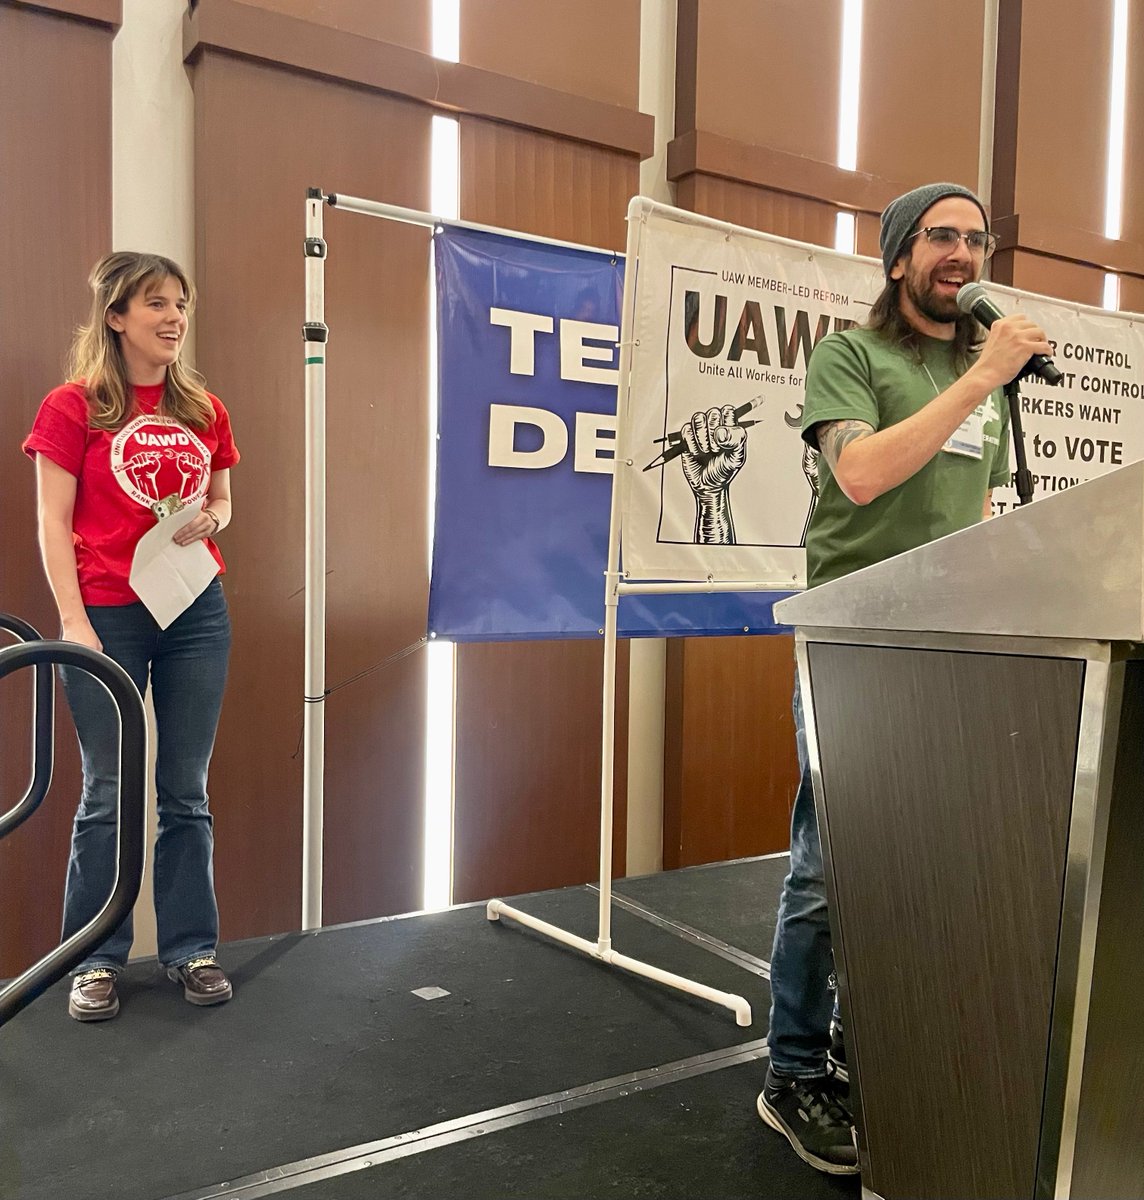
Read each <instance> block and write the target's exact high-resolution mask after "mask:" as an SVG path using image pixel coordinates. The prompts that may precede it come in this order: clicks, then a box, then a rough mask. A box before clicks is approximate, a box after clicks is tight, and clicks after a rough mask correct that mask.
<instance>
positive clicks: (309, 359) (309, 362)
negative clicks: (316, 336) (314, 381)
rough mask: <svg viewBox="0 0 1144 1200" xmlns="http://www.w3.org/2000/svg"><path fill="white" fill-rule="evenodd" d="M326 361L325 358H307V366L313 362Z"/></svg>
mask: <svg viewBox="0 0 1144 1200" xmlns="http://www.w3.org/2000/svg"><path fill="white" fill-rule="evenodd" d="M325 361H326V360H325V359H324V358H308V359H306V366H309V365H310V364H311V363H324V362H325Z"/></svg>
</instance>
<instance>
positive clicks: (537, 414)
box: [489, 404, 568, 470]
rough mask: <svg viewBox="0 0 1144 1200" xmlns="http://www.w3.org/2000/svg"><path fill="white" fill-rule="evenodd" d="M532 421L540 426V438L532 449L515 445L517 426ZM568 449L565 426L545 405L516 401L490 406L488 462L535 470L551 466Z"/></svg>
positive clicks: (494, 465)
mask: <svg viewBox="0 0 1144 1200" xmlns="http://www.w3.org/2000/svg"><path fill="white" fill-rule="evenodd" d="M518 425H532V426H534V427H535V428H537V429H539V430H540V433H541V442H540V445H539V446H537V448H536V449H535V450H517V449H516V427H517V426H518ZM567 453H568V426H567V425H565V424H564V421H563V420H562V419H561V418H560V417H559V416H558V415H557V414H556V413H554V412H549V411H548V409H546V408H525V407H522V406H520V405H516V404H493V405H490V406H489V466H490V467H524V468H527V469H531V470H537V469H539V468H542V467H554V466H556V464H557V463H558V462H561V461H562V460H563V458H564V456H565V454H567Z"/></svg>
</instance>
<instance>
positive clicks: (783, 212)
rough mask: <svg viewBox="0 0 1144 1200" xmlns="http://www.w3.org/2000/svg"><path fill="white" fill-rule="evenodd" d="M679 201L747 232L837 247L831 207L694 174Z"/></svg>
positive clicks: (683, 185)
mask: <svg viewBox="0 0 1144 1200" xmlns="http://www.w3.org/2000/svg"><path fill="white" fill-rule="evenodd" d="M676 202H677V203H678V204H679V205H680V207H682V208H688V209H690V210H691V211H692V212H700V213H704V214H705V215H706V216H709V217H715V218H717V219H718V220H720V221H731V222H733V223H734V224H735V225H743V226H745V227H746V228H748V229H761V230H763V231H764V232H766V233H779V232H780V231H781V236H782V237H789V238H797V239H798V240H799V241H803V242H815V243H817V244H818V245H820V246H833V245H834V222H835V216H836V214H837V212H838V210H837V209H836V208H835V207H834V206H833V205H832V204H823V203H821V202H820V201H817V200H808V199H805V198H804V197H802V196H787V195H784V194H783V193H782V192H772V191H770V190H769V189H766V188H758V187H751V186H749V185H748V184H745V183H737V182H735V181H734V180H732V179H714V178H712V177H711V176H708V175H692V176H690V177H688V178H687V179H685V180H682V181H681V182H680V184H679V187H678V189H677V191H676Z"/></svg>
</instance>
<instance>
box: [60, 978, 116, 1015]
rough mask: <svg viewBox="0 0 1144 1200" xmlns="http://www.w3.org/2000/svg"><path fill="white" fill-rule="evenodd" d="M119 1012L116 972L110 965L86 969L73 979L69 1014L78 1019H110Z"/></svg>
mask: <svg viewBox="0 0 1144 1200" xmlns="http://www.w3.org/2000/svg"><path fill="white" fill-rule="evenodd" d="M118 1012H119V996H118V994H117V993H116V991H115V972H114V971H113V970H111V968H110V967H96V968H95V969H94V970H92V971H84V972H83V974H81V975H77V976H76V977H75V978H74V979H73V980H72V985H71V993H70V994H69V996H68V1016H69V1017H72V1018H74V1019H75V1020H76V1021H110V1020H111V1018H112V1017H114V1016H115V1014H116V1013H118Z"/></svg>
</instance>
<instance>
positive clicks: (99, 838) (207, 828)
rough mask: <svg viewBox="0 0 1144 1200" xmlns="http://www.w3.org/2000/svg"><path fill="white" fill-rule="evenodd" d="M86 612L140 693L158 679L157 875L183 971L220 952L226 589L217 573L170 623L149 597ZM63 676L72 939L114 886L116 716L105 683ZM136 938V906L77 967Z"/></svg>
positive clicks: (110, 959) (165, 921)
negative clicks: (78, 765) (72, 762)
mask: <svg viewBox="0 0 1144 1200" xmlns="http://www.w3.org/2000/svg"><path fill="white" fill-rule="evenodd" d="M87 614H88V617H89V618H90V620H91V623H92V626H93V627H94V629H95V632H96V633H97V634H98V635H99V639H100V641H101V642H102V643H103V650H104V653H105V654H107V655H108V656H109V657H110V658H113V659H115V661H116V662H117V663H119V665H120V666H121V667H123V669H124V670H125V671H126V672H127V673H128V675H130V676H131V678H132V680H134V682H135V686H136V687H137V688H138V689H139V692H140V694H141V695H145V694H146V690H147V684H148V682H150V684H151V689H152V699H153V702H154V706H155V722H156V728H157V742H158V744H157V761H156V768H155V781H156V786H157V793H158V808H159V836H158V840H157V842H156V845H155V862H154V872H153V874H154V886H155V920H156V927H157V934H158V950H159V961H160V963H162V964H163V965H164V966H167V967H178V966H182V965H183V964H184V963H186V962H189V961H190V960H191V959H192V958H196V957H199V956H200V955H203V954H213V953H214V950H215V948H216V946H217V944H218V905H217V904H216V903H215V894H214V866H213V852H214V833H213V830H212V821H211V815H210V811H209V810H208V808H207V766H208V764H209V763H210V758H211V751H212V750H213V749H214V740H215V730H216V728H217V727H218V718H219V710H220V709H221V707H222V694H223V689H224V687H225V685H226V668H227V660H228V658H229V655H230V617H229V615H228V613H227V608H226V599H225V597H224V596H223V591H222V584H221V583H220V582H219V580H218V579H214V580H212V582H211V584H210V586H209V587H208V588H207V589H206V591H205V592H203V593H202V595H201V596H199V598H198V599H197V600H196V601H195V602H194V603H193V604H192V605H191V606H190V608H188V609H187V610H186V611H185V612H183V613H182V614H180V615H179V616H178V617H177V618H176V619H175V621H173V622H172V623H171V625H169V626H168V627H167V628H166V629H160V628H159V626H158V625H157V624H156V623H155V620H154V618H153V617H152V616H151V614H150V613H149V612H148V611H147V609H146V608H145V607H144V605H142V604H121V605H101V606H92V607H90V608H88V610H87ZM60 675H61V677H62V679H63V683H64V690H65V692H66V693H67V698H68V704H69V706H70V708H71V712H72V719H73V721H74V722H75V727H76V733H77V734H78V735H79V746H80V754H81V756H82V758H83V796H82V798H81V800H80V804H79V809H78V810H77V812H76V816H75V825H74V827H73V831H72V845H71V858H70V859H69V861H68V874H67V888H66V891H65V893H64V923H63V936H64V937H65V938H67V937H70V936H71V935H72V934H73V933H75V932H76V931H77V930H79V929H81V928H83V926H84V925H86V924H87V923H88V921H90V920H91V919H92V918H93V917H94V916H95V915H96V913H98V912H99V910H100V909H101V908H102V907H103V905H104V903H105V902H106V901H107V898H108V897H109V896H110V895H111V890H112V887H113V886H114V884H115V870H116V854H117V849H116V804H117V796H118V790H119V775H118V770H119V717H118V714H117V711H116V708H115V704H114V702H113V701H112V699H111V697H110V696H109V695H108V693H107V691H106V690H105V689H104V687H103V685H102V684H100V683H98V682H97V681H96V680H95V679H94V677H93V676H91V675H89V674H88V673H87V672H86V671H81V670H79V669H78V668H75V667H63V668H61V671H60ZM132 937H133V930H132V921H131V914H130V913H129V914H128V915H127V917H126V918H125V919H124V920H123V922H122V924H121V925H120V926H119V928H118V929H116V930H115V932H114V933H112V934H111V935H110V936H109V937H108V938H107V939H106V940H105V941H104V942H103V943H102V944H101V945H100V946H98V947H96V949H95V950H93V951H92V953H91V954H90V955H89V957H88V959H87V960H86V961H85V962H83V963H82V964H81V965H80V966H79V967H78V968H77V971H76V973H77V974H79V973H82V972H83V971H89V970H91V969H92V968H94V967H111V968H113V969H115V970H118V969H120V968H121V967H123V966H125V965H126V963H127V955H128V953H129V951H130V949H131V941H132Z"/></svg>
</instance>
